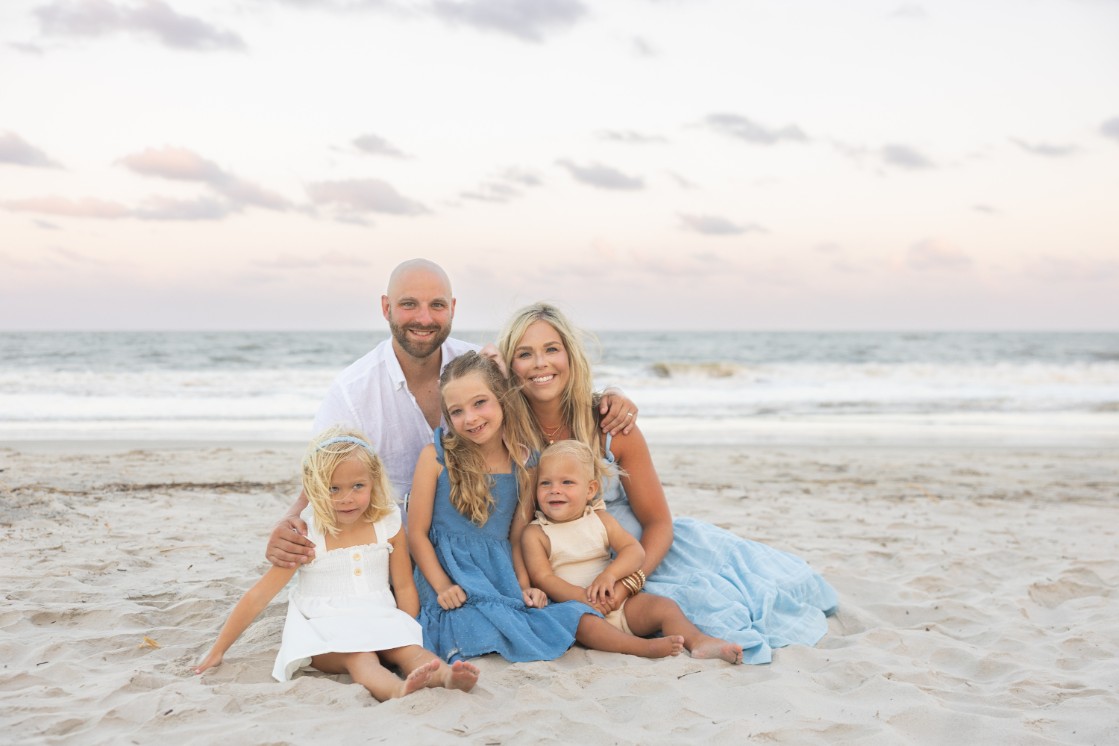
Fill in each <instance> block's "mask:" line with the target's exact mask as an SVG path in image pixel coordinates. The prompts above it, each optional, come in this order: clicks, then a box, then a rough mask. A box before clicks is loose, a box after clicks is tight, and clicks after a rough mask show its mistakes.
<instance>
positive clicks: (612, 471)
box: [532, 440, 625, 502]
mask: <svg viewBox="0 0 1119 746" xmlns="http://www.w3.org/2000/svg"><path fill="white" fill-rule="evenodd" d="M553 456H555V457H562V456H567V457H568V458H571V459H573V460H574V461H575V462H576V463H577V464H579V466H580V467H581V468H582V469H583V474H584V475H588V474H589V475H590V479H588V480H587V481H591V480H593V481H595V482H598V493H597V494H596V495H595V496H594V497H592V498H591V502H593V501H594V500H596V499H598V498H600V497H602V489H603V487H605V486H606V479H607V478H608V477H617V476H621V475H623V474H624V473H625V472H623V471H622V470H621V469H619V468H618V466H617V465H616V464H612V463H610V462H609V461H607V460H606V459H604V458H602V457H601V456H596V455H595V454H594V452H593V451H592V450H591V447H590V446H589V445H587V444H586V443H584V442H583V441H581V440H561V441H558V442H556V443H552V444H551V445H550V446H548V447H547V448H545V449H544V450H543V451H542V452H541V453H540V458H538V459H537V460H536V468H535V469H534V470H533V474H532V477H533V479H532V481H533V483H534V484H539V481H540V466H541V464H543V463H544V459H546V458H549V457H553ZM533 493H534V494H535V490H534V491H533Z"/></svg>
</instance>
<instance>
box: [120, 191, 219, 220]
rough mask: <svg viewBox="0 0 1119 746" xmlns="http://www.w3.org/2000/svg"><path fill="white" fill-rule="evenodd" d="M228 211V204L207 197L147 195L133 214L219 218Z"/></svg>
mask: <svg viewBox="0 0 1119 746" xmlns="http://www.w3.org/2000/svg"><path fill="white" fill-rule="evenodd" d="M229 212H230V207H229V205H228V204H226V203H225V202H221V201H219V200H216V199H212V198H209V197H199V198H198V199H193V200H182V199H173V198H170V197H148V198H147V199H146V200H144V202H143V203H142V204H141V205H140V207H138V208H137V209H136V210H135V211H134V215H135V216H136V217H137V218H140V219H141V220H221V219H222V218H224V217H226V216H227V215H229Z"/></svg>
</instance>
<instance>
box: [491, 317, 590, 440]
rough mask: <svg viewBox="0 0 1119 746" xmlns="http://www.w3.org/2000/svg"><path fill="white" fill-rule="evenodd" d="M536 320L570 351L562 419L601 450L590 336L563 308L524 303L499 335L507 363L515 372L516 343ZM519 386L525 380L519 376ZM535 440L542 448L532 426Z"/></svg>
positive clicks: (577, 437) (578, 437)
mask: <svg viewBox="0 0 1119 746" xmlns="http://www.w3.org/2000/svg"><path fill="white" fill-rule="evenodd" d="M537 321H543V322H544V323H546V324H548V325H549V326H551V327H552V328H553V329H554V330H555V331H556V336H557V337H558V338H559V341H560V343H561V344H562V345H563V348H564V350H565V351H566V352H567V365H568V370H569V371H570V375H569V376H568V379H567V385H566V386H565V387H564V390H563V393H562V394H561V396H560V405H561V407H562V412H563V421H564V423H565V424H567V426H568V428H570V430H571V437H572V438H574V439H575V440H578V441H580V442H582V443H586V444H587V445H589V446H590V447H591V448H592V449H594V452H595V453H599V452H601V450H602V446H601V444H600V441H599V432H598V422H597V415H596V413H597V412H598V406H597V405H598V398H599V397H598V396H597V395H596V394H595V393H594V390H593V386H594V381H593V379H592V377H591V364H590V362H589V361H588V359H587V353H586V349H585V348H584V345H583V339H584V338H585V337H586V336H588V335H587V334H586V333H584V332H582V331H580V330H579V329H577V328H576V327H574V326H572V324H571V322H570V321H568V320H567V317H566V316H564V315H563V312H562V311H560V310H559V309H558V308H556V307H555V306H553V305H552V304H550V303H543V302H541V303H534V304H532V305H531V306H525V307H524V308H522V309H520V310H519V311H517V312H516V313H514V314H513V317H512V318H511V319H509V321H508V323H506V325H505V328H504V329H502V330H501V336H500V337H498V340H497V347H498V350H499V351H500V352H501V357H502V358H503V359H504V360H505V365H506V366H507V367H508V368H509V371H510V375H515V374H513V373H512V371H513V362H514V361H515V359H516V355H517V346H518V345H519V344H520V343H521V340H522V339H523V338H524V336H525V332H527V331H528V328H529V327H530V326H532V325H533V324H534V323H536V322H537ZM516 383H517V385H518V386H522V385H524V381H520V380H517V381H516ZM532 435H533V443H534V444H535V446H536V447H537V448H538V449H539V448H540V447H541V446H543V445H544V441H543V438H541V436H540V432H539V431H538V430H537V429H536V428H533V432H532Z"/></svg>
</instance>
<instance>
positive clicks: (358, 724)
mask: <svg viewBox="0 0 1119 746" xmlns="http://www.w3.org/2000/svg"><path fill="white" fill-rule="evenodd" d="M301 451H302V446H301V445H299V444H292V445H278V446H271V447H260V446H246V445H238V444H225V445H222V446H216V447H210V446H188V445H185V444H152V443H148V444H128V443H107V444H106V443H103V444H80V443H70V444H58V443H53V444H39V445H36V446H34V447H27V446H20V445H14V444H9V447H7V448H2V447H0V469H2V471H0V535H2V536H3V546H4V555H5V557H6V558H7V560H6V562H5V563H4V569H3V571H2V573H0V576H2V584H3V588H2V591H0V592H2V594H3V599H4V603H3V610H2V612H0V661H2V663H0V665H2V668H0V702H2V704H3V707H2V708H0V730H2V732H3V733H4V736H3V737H2V738H3V740H4V741H9V742H15V743H47V744H55V743H80V744H102V743H103V744H117V743H139V744H149V743H160V744H164V745H166V744H179V743H216V742H226V743H246V744H264V743H268V744H306V743H327V742H329V741H330V740H331V739H334V740H336V741H337V742H340V743H343V742H344V743H352V742H360V743H367V742H368V743H383V742H397V741H399V742H404V743H449V742H461V743H468V744H505V743H536V742H541V743H573V742H576V743H578V742H582V743H588V744H590V743H595V744H598V743H641V744H650V743H665V744H668V743H708V744H740V743H743V742H748V741H757V742H765V743H785V744H815V743H819V744H834V743H858V744H899V743H912V744H941V743H943V744H949V743H951V744H960V743H1007V744H1010V743H1013V744H1055V743H1062V744H1063V743H1068V744H1109V743H1110V744H1113V743H1119V714H1117V713H1119V665H1117V664H1116V660H1117V658H1119V623H1117V622H1116V620H1117V619H1119V590H1117V588H1119V540H1117V533H1116V530H1117V529H1116V526H1117V525H1119V453H1116V452H1114V451H1105V450H1094V449H1090V448H1052V447H1050V448H1040V447H1039V448H1022V447H987V448H980V447H976V448H969V449H967V450H962V449H956V450H954V449H952V448H944V447H938V448H931V449H930V448H920V447H912V446H910V445H907V446H905V447H898V448H889V447H873V448H839V447H784V448H782V447H755V446H752V447H729V446H728V447H722V446H720V447H698V446H695V447H693V446H688V447H679V446H677V447H673V446H656V447H655V449H654V455H655V459H656V462H657V465H658V468H659V470H660V473H661V476H662V479H663V481H664V482H665V485H666V491H667V493H668V496H669V500H670V503H671V505H672V508H673V510H674V512H675V513H676V514H677V515H690V516H694V517H697V518H701V519H704V520H708V521H711V522H714V523H716V524H718V525H720V526H723V527H725V528H727V529H729V530H731V531H734V532H736V533H738V534H740V535H742V536H745V537H748V538H751V539H755V540H758V541H763V542H766V543H769V544H772V545H774V546H777V547H780V548H783V549H787V550H789V551H792V552H794V553H796V554H799V555H800V556H802V557H804V558H805V559H806V560H807V561H808V562H810V563H811V564H812V565H813V566H814V567H815V568H816V569H817V570H818V571H820V572H821V573H823V575H824V576H825V577H826V578H827V579H828V580H829V581H831V583H832V584H833V585H834V586H835V588H836V590H837V591H838V592H839V597H840V610H839V612H838V613H837V614H836V615H835V616H833V617H832V618H831V619H830V623H829V631H828V634H827V636H826V637H825V638H824V639H823V640H821V642H820V643H819V644H818V645H817V646H815V647H811V648H810V647H788V648H783V649H780V650H778V651H777V652H776V653H775V655H774V660H773V663H772V664H770V665H765V666H737V667H736V666H730V665H728V664H726V663H723V662H721V661H700V660H692V659H691V658H689V657H688V656H687V655H682V656H679V657H675V658H670V659H665V660H656V661H650V660H643V659H638V658H632V657H629V656H622V655H613V654H606V653H598V652H592V651H586V650H583V649H581V648H574V649H572V650H570V651H569V652H568V653H567V654H566V655H565V656H563V657H562V658H560V659H559V660H556V661H552V662H544V663H528V664H525V663H518V664H509V663H506V662H504V661H502V660H501V659H499V658H496V657H494V656H487V657H485V658H482V659H480V660H478V661H477V663H478V665H479V666H480V668H481V670H482V677H481V680H480V683H479V685H478V687H477V688H476V689H475V690H474V692H473V693H470V694H464V693H462V692H455V691H445V690H440V689H432V690H424V691H421V692H419V693H417V694H415V695H412V696H409V697H406V698H404V699H399V700H394V701H390V702H386V703H381V704H379V703H377V702H376V701H375V700H373V699H372V698H370V697H369V695H368V694H367V693H366V692H365V690H364V689H363V688H361V687H360V686H357V685H354V684H351V683H349V681H348V679H346V678H344V677H336V676H326V675H303V676H300V677H298V678H296V679H295V680H293V681H291V682H288V683H284V684H281V683H277V682H275V681H273V680H272V678H271V670H272V662H273V658H274V656H275V652H276V649H277V646H278V644H279V637H280V630H281V628H282V626H283V618H284V609H285V603H286V601H285V598H284V597H285V596H286V594H281V596H280V597H277V599H276V601H274V602H273V604H272V605H271V606H270V607H269V608H268V609H267V610H266V611H265V613H264V614H263V615H262V616H261V618H260V619H258V621H257V622H256V623H255V624H254V625H253V626H252V627H251V628H250V629H249V630H248V631H247V632H246V633H245V635H244V636H243V637H242V638H241V639H240V640H239V641H238V642H237V644H235V645H234V646H233V648H232V649H231V650H230V651H229V653H228V654H227V656H226V662H225V663H224V664H223V665H222V666H220V667H219V668H217V669H214V670H213V671H211V672H207V673H206V674H205V675H204V676H201V677H199V676H195V675H194V674H193V673H192V672H191V666H192V665H193V664H194V663H195V662H196V661H198V659H199V658H200V657H201V656H202V655H203V654H204V653H205V652H206V650H207V649H208V648H209V646H210V645H211V643H212V642H213V640H214V638H215V636H216V634H217V631H218V629H219V627H220V626H221V624H222V622H223V621H224V619H225V617H226V615H227V614H228V612H229V610H230V609H231V607H232V605H233V603H234V602H235V601H236V599H237V598H238V597H239V595H240V594H241V593H242V592H243V591H244V590H245V589H247V588H248V587H249V586H250V585H251V584H252V583H253V582H254V581H255V580H256V579H257V578H258V577H259V574H260V573H261V572H262V571H263V570H264V569H265V565H264V561H263V549H264V543H265V537H266V535H267V534H268V532H269V531H270V529H271V527H272V525H273V524H274V523H275V521H276V520H277V518H278V517H279V515H281V514H282V512H283V511H284V509H285V508H286V506H287V505H288V504H290V502H291V500H292V496H293V495H294V494H295V492H296V482H295V473H296V465H297V462H298V458H299V456H300V454H301Z"/></svg>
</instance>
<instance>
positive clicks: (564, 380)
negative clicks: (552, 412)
mask: <svg viewBox="0 0 1119 746" xmlns="http://www.w3.org/2000/svg"><path fill="white" fill-rule="evenodd" d="M510 367H511V368H512V369H513V374H514V375H515V376H516V377H517V378H518V379H519V380H520V382H521V383H523V384H524V386H523V388H522V389H521V390H522V391H523V392H524V395H525V396H526V397H528V399H529V401H530V402H548V401H553V400H555V399H558V398H559V397H560V396H561V395H562V394H563V392H564V390H565V389H566V387H567V384H568V381H569V380H570V379H571V366H570V364H569V361H568V357H567V348H565V347H564V346H563V341H562V340H561V339H560V335H559V332H557V331H556V330H555V328H554V327H553V326H552V325H551V324H549V323H548V322H546V321H534V322H533V323H532V324H531V325H530V326H529V327H528V329H526V330H525V333H524V336H523V337H521V340H520V341H519V342H518V343H517V346H516V348H514V350H513V361H512V363H511V365H510Z"/></svg>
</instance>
